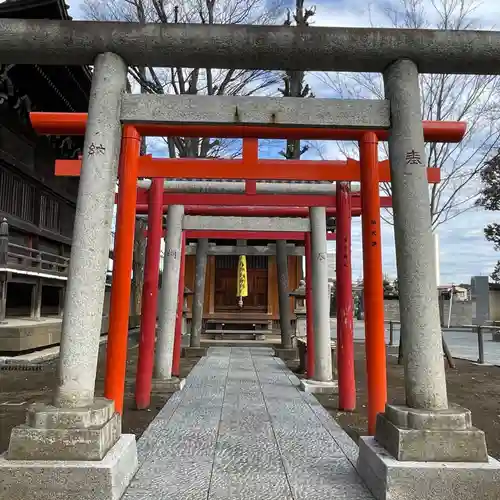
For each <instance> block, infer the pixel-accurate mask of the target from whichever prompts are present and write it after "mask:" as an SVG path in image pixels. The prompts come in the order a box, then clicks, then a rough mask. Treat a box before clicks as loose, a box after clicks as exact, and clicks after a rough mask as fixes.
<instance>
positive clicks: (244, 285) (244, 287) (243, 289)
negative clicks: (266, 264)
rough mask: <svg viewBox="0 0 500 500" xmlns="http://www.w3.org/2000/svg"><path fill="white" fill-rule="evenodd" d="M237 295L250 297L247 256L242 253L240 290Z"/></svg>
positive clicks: (239, 279)
mask: <svg viewBox="0 0 500 500" xmlns="http://www.w3.org/2000/svg"><path fill="white" fill-rule="evenodd" d="M236 296H237V297H248V279H247V257H246V255H240V258H239V261H238V290H237V293H236Z"/></svg>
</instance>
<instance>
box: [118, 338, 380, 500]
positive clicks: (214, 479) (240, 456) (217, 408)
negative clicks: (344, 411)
mask: <svg viewBox="0 0 500 500" xmlns="http://www.w3.org/2000/svg"><path fill="white" fill-rule="evenodd" d="M297 386H298V379H297V377H295V376H294V375H293V374H292V373H291V372H290V371H289V370H288V369H287V368H286V367H285V365H284V364H283V363H282V362H281V361H280V360H278V359H276V358H273V357H272V351H271V349H269V348H266V347H261V348H244V347H233V348H227V347H226V348H224V347H216V348H211V349H210V350H209V353H208V356H207V357H205V358H202V359H201V361H200V362H199V363H198V364H197V365H196V367H195V368H194V369H193V371H192V372H191V373H190V375H189V377H188V378H187V381H186V386H185V388H184V389H183V390H182V391H180V392H178V393H176V394H175V395H174V396H173V397H172V398H170V400H169V401H168V403H167V404H166V405H165V407H164V408H163V409H162V410H161V412H160V413H159V414H158V416H157V418H156V419H155V420H154V421H153V422H152V424H151V426H150V427H149V428H148V430H147V431H146V432H145V433H144V435H143V437H142V438H141V439H140V440H139V442H138V453H139V464H140V466H139V471H138V472H137V474H136V476H135V478H134V480H133V481H132V483H131V485H130V487H129V488H128V490H127V492H126V494H125V496H124V497H123V498H124V500H153V499H155V500H167V499H168V500H174V499H175V500H219V499H220V500H223V499H224V500H229V499H231V500H239V499H244V500H331V499H333V498H335V499H349V500H372V496H371V495H370V493H369V492H368V490H367V489H366V488H365V487H364V485H363V483H362V482H361V480H360V478H359V476H358V475H357V473H356V471H355V469H354V466H353V463H355V461H356V459H357V446H356V445H355V444H354V443H353V442H352V441H351V439H350V438H349V437H348V436H347V435H346V434H345V433H344V431H343V430H342V429H341V428H340V427H339V425H338V424H337V423H336V422H335V421H334V420H333V419H332V418H331V417H330V415H329V414H328V412H326V410H324V408H323V407H322V406H321V405H319V403H317V401H316V399H315V398H314V397H312V396H310V395H307V394H304V393H302V392H299V390H298V389H297Z"/></svg>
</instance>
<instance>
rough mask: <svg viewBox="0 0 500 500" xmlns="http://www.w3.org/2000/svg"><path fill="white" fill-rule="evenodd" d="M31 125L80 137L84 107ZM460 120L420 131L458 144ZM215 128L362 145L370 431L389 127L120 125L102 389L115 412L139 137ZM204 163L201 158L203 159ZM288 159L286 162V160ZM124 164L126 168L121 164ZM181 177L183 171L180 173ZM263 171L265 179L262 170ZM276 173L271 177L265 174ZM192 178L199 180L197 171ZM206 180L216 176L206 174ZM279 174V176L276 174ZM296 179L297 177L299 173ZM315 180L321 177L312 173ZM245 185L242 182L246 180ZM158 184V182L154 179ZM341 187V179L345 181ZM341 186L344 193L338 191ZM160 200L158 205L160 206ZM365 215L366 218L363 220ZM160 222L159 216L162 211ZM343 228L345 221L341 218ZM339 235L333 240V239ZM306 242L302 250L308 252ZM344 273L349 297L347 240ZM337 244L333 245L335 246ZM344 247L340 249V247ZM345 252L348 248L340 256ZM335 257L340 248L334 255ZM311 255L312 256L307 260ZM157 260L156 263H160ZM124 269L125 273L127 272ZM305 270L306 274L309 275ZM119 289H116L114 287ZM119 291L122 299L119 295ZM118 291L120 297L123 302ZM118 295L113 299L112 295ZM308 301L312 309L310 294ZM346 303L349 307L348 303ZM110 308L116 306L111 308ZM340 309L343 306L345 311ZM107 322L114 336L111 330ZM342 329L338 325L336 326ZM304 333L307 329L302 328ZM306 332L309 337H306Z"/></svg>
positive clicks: (349, 353) (380, 387) (349, 344)
mask: <svg viewBox="0 0 500 500" xmlns="http://www.w3.org/2000/svg"><path fill="white" fill-rule="evenodd" d="M31 117H32V123H33V126H34V128H35V130H37V131H38V132H40V133H46V134H68V135H83V134H84V131H85V125H86V119H87V114H86V113H75V114H70V113H67V114H66V113H32V114H31ZM465 129H466V125H465V124H464V123H457V122H453V123H443V122H424V137H425V138H426V140H431V141H436V142H437V141H444V142H458V141H460V140H461V139H462V137H463V135H464V134H465ZM214 131H216V132H215V134H216V135H217V136H223V137H251V138H256V137H261V138H288V139H291V138H296V139H308V138H309V139H313V138H321V139H337V140H358V141H359V144H360V162H361V164H362V168H361V169H360V177H361V179H360V180H361V186H362V188H361V189H362V212H363V215H364V217H363V249H364V251H363V257H364V259H363V260H364V275H365V293H366V295H367V296H370V295H371V294H374V295H372V296H373V297H376V299H377V300H374V301H373V303H371V304H370V305H368V302H370V301H365V302H366V312H365V323H366V353H367V376H368V407H369V433H372V432H373V429H374V425H375V418H376V414H377V413H378V412H380V411H383V410H384V408H385V402H386V394H387V390H386V371H385V337H384V323H383V298H382V296H380V297H378V295H380V293H379V292H380V290H382V269H381V248H380V243H381V240H380V200H379V187H378V184H379V179H380V178H379V170H378V168H377V167H378V151H377V147H378V141H379V140H386V139H387V137H388V135H389V132H388V131H387V130H380V131H377V132H368V131H366V130H362V129H361V130H360V129H341V130H339V129H316V128H311V129H307V128H283V127H282V128H271V127H269V128H268V127H252V126H239V125H230V126H222V127H221V126H217V127H214V126H210V125H202V126H198V125H188V126H178V125H158V124H156V125H151V124H137V125H135V126H132V125H125V126H124V130H123V143H122V154H121V162H120V163H121V165H120V178H121V182H120V191H119V200H120V203H119V207H118V225H117V232H116V235H115V241H116V245H115V249H116V255H115V266H116V267H117V268H118V269H119V271H117V272H116V273H115V272H114V273H113V288H112V290H114V291H115V293H112V300H111V303H112V308H111V311H110V332H109V337H108V351H107V354H108V356H107V374H106V388H105V395H106V396H107V397H109V398H110V399H113V400H115V404H116V407H117V410H118V411H121V410H122V404H123V388H124V379H125V363H126V353H127V343H126V340H127V339H126V335H121V334H122V332H123V331H125V332H126V331H127V328H128V308H127V311H126V312H127V314H126V318H125V317H124V314H122V312H123V311H120V302H121V303H122V304H128V303H129V300H130V289H129V286H128V285H129V280H130V273H131V265H132V248H133V227H134V220H135V213H136V202H137V189H136V180H137V176H138V171H139V149H140V147H139V146H140V137H141V135H143V136H166V135H172V136H175V135H182V136H186V137H189V136H194V137H197V136H202V137H211V136H213V135H214V133H213V132H214ZM202 161H203V160H202ZM285 161H286V163H287V165H289V162H290V160H285ZM125 166H126V168H125ZM239 166H241V167H242V169H241V170H244V172H242V171H239V172H238V174H239V175H238V176H236V177H235V176H234V175H228V173H226V171H225V169H224V174H225V175H224V177H223V178H226V179H236V178H247V179H252V178H253V177H252V174H251V170H252V168H251V165H250V164H249V163H248V162H242V164H241V165H239ZM287 168H288V174H287V177H286V178H287V179H290V177H292V179H296V176H297V175H300V173H299V169H297V170H296V169H292V170H293V172H292V174H290V170H291V165H289V166H288V167H287ZM317 174H318V176H319V175H321V176H323V175H326V176H327V179H326V180H335V179H331V178H328V177H329V176H328V174H326V173H324V171H323V170H322V169H319V170H318V171H317ZM183 177H186V175H185V174H184V175H183ZM265 177H268V176H267V174H266V175H265ZM269 177H270V178H271V179H273V180H274V179H275V178H274V176H269ZM197 178H200V177H199V175H198V176H197ZM205 178H206V177H205ZM209 178H214V176H213V175H211V174H210V176H209ZM278 178H279V177H278ZM300 179H302V177H300ZM314 180H319V179H318V178H316V179H314ZM247 186H248V183H247ZM254 186H255V183H254V182H253V183H250V190H249V189H248V188H247V194H254V193H255V192H254V191H253V189H254ZM160 187H162V186H161V185H160ZM338 187H339V189H337V194H336V196H337V199H338V201H339V202H340V203H339V206H340V205H342V206H346V203H349V201H350V199H349V196H347V200H346V199H345V198H344V199H343V196H342V189H340V188H341V187H342V186H341V185H340V184H339V183H338ZM344 187H345V185H344ZM344 192H347V191H346V190H345V189H344ZM160 206H161V205H160ZM346 212H347V213H346V214H345V217H347V218H349V217H350V216H351V214H350V211H346ZM365 218H366V221H365ZM160 220H161V217H160ZM341 226H342V227H345V225H343V224H341ZM338 241H339V239H337V242H338ZM344 243H345V241H344ZM307 246H308V245H307V240H306V253H307ZM343 247H344V250H345V251H344V255H343V256H342V257H346V256H347V258H346V259H344V260H343V266H341V267H342V269H343V272H339V271H338V274H337V278H338V281H339V282H340V281H343V284H344V286H343V287H342V288H343V289H347V288H348V289H349V296H350V295H351V288H352V281H351V280H352V277H351V271H350V252H349V250H348V248H349V247H348V246H347V245H344V246H343ZM338 248H339V247H338ZM341 249H342V247H340V250H341ZM345 252H347V254H345ZM337 259H339V252H338V253H337ZM309 261H310V259H309ZM158 264H159V263H158ZM125 271H127V272H125ZM307 274H308V275H310V272H308V273H307ZM117 290H118V292H117ZM119 294H120V297H118V295H119ZM121 295H123V296H125V295H126V296H127V297H126V299H127V300H126V301H124V300H122V297H121ZM114 297H116V299H114ZM308 305H309V306H310V307H312V303H311V300H309V301H308ZM351 307H352V305H351ZM113 312H115V313H114V314H113ZM344 313H345V311H344ZM341 319H342V318H340V317H339V318H338V323H337V338H338V346H339V347H338V367H339V396H340V397H339V406H340V408H341V409H346V410H349V409H353V408H354V407H355V388H354V385H353V386H352V387H349V382H348V381H349V380H354V364H353V338H352V321H353V320H352V314H351V315H346V316H345V321H341ZM114 324H116V328H113V335H112V331H111V328H112V326H113V325H114ZM342 327H344V328H342ZM308 337H309V327H308ZM311 338H312V337H311ZM346 383H347V385H346Z"/></svg>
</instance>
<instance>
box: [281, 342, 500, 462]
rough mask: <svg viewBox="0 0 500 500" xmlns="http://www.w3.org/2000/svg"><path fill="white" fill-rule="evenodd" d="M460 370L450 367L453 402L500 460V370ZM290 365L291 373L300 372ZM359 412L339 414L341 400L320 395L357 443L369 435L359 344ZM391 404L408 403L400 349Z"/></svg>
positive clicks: (391, 361) (467, 366)
mask: <svg viewBox="0 0 500 500" xmlns="http://www.w3.org/2000/svg"><path fill="white" fill-rule="evenodd" d="M455 364H456V369H450V368H448V367H446V377H447V383H448V398H449V400H450V402H452V403H456V404H458V405H461V406H464V407H465V408H469V409H470V410H471V411H472V422H473V425H475V426H476V427H478V428H479V429H481V430H483V431H484V432H485V433H486V443H487V445H488V452H489V454H490V455H491V456H493V457H495V458H497V459H500V368H498V367H494V366H478V365H475V364H474V363H472V362H470V361H463V360H459V359H455ZM296 366H297V364H296V363H295V362H290V363H289V367H290V368H291V369H294V368H296ZM355 369H356V389H357V409H356V411H355V412H353V413H346V412H340V411H338V410H337V397H336V396H328V395H318V396H317V398H318V400H319V402H320V403H321V404H322V405H323V406H324V407H325V408H326V409H327V410H328V411H329V412H330V414H331V415H333V416H334V417H335V418H336V420H337V421H338V422H339V423H340V425H342V427H343V428H344V429H345V430H346V432H347V433H348V434H349V435H350V436H351V437H352V438H353V439H354V440H355V441H357V438H358V437H359V436H360V435H365V434H366V432H367V425H368V418H367V407H366V405H367V392H366V370H365V352H364V344H361V343H359V344H358V343H357V344H355ZM387 387H388V401H390V402H394V403H399V404H401V403H404V401H405V397H404V385H403V366H400V365H398V364H397V348H388V356H387Z"/></svg>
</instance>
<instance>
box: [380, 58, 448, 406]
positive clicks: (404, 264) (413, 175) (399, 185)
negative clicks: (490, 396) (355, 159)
mask: <svg viewBox="0 0 500 500" xmlns="http://www.w3.org/2000/svg"><path fill="white" fill-rule="evenodd" d="M384 81H385V86H386V96H387V98H388V99H389V101H390V102H391V119H392V130H391V135H390V137H389V156H390V161H391V184H392V195H393V202H392V205H393V209H394V236H395V241H396V260H397V269H398V279H399V301H400V304H401V308H400V310H401V323H402V324H404V325H405V326H404V328H405V347H404V348H405V352H406V353H411V355H410V356H406V355H405V364H404V367H405V388H406V403H407V404H408V406H411V407H413V408H426V409H433V410H440V409H446V408H447V407H448V398H447V395H446V378H445V372H444V364H443V350H442V345H441V328H440V324H439V307H438V301H437V295H436V277H435V276H436V273H435V264H434V255H435V253H434V242H433V237H432V231H431V216H430V211H429V186H428V181H427V172H426V166H427V163H426V158H425V149H424V133H423V128H422V118H421V111H420V89H419V84H418V70H417V67H416V65H415V64H414V63H413V62H411V61H408V60H400V61H397V62H396V63H394V64H393V65H392V66H391V67H390V68H388V70H387V71H386V73H385V75H384Z"/></svg>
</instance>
